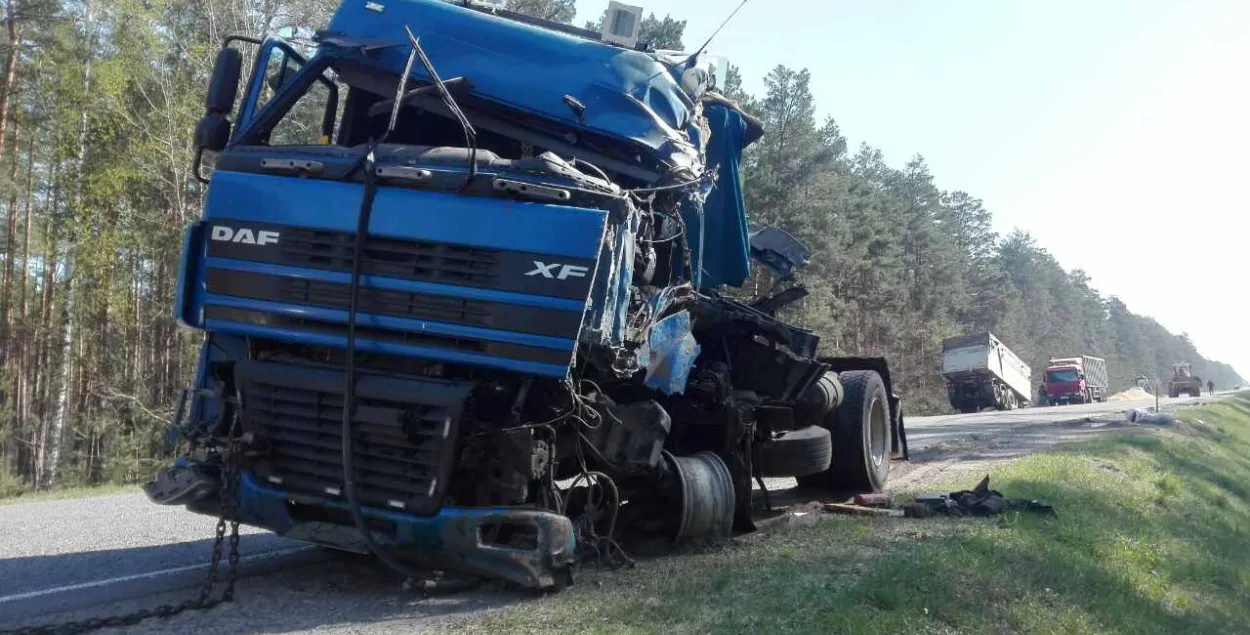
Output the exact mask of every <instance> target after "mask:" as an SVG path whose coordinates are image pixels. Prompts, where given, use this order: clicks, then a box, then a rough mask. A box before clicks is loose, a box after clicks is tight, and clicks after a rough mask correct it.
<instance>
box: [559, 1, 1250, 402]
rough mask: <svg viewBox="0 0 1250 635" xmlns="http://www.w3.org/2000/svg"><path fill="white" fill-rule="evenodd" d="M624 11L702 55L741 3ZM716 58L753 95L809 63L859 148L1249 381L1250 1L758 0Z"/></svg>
mask: <svg viewBox="0 0 1250 635" xmlns="http://www.w3.org/2000/svg"><path fill="white" fill-rule="evenodd" d="M627 4H642V5H643V6H644V7H645V9H646V10H647V11H648V12H655V13H657V14H659V15H661V16H662V15H664V14H670V15H672V16H673V17H676V18H682V19H686V20H687V21H688V23H687V26H686V37H685V44H686V46H688V47H695V46H698V45H699V44H701V43H702V41H703V40H704V39H706V38H707V36H708V35H710V34H711V33H712V32H713V31H714V30H715V28H716V26H717V25H718V24H719V23H720V22H721V21H722V20H723V19H724V18H725V17H726V16H727V15H728V14H729V13H730V11H732V10H733V8H734V6H736V5H737V1H736V0H724V1H721V2H713V1H712V0H685V1H683V2H676V1H674V0H649V1H645V2H644V1H640V0H634V1H632V2H627ZM577 7H578V24H581V23H582V22H583V21H584V20H586V19H590V18H592V17H597V16H598V15H600V14H601V13H602V12H603V10H604V9H605V8H606V7H607V1H606V0H578V3H577ZM709 50H710V51H711V52H713V53H716V54H719V55H724V56H726V57H729V58H730V61H731V62H732V63H733V64H735V65H737V66H739V67H740V68H741V69H742V71H743V75H744V79H745V81H746V87H747V89H748V90H749V91H751V92H753V93H756V94H760V93H762V91H763V83H762V78H763V76H764V74H765V73H767V72H768V70H769V69H770V68H772V67H773V66H775V65H777V64H785V65H787V66H790V67H794V68H808V69H810V70H811V72H812V91H813V93H814V94H815V97H816V101H817V107H818V109H819V112H820V114H821V116H822V117H823V116H832V117H834V118H835V119H836V120H837V121H838V124H839V125H840V126H841V128H842V131H843V133H844V134H845V135H846V136H847V138H848V140H849V141H850V143H851V144H852V147H855V146H857V145H858V144H859V143H860V142H867V143H869V144H871V145H873V146H876V147H879V148H881V149H882V150H883V151H884V152H885V154H886V158H887V160H888V161H890V163H892V164H894V165H896V166H900V167H901V165H902V164H903V163H904V162H905V161H906V160H907V159H908V158H910V157H911V156H912V155H914V154H921V155H923V156H924V158H925V160H926V161H927V162H928V164H929V167H930V169H931V170H932V172H933V174H934V176H935V178H936V181H937V184H938V186H939V187H941V188H943V189H947V190H964V191H967V192H969V193H970V194H972V195H974V196H977V197H979V198H982V199H984V201H985V203H986V206H987V207H988V208H989V209H990V210H991V211H993V213H994V217H995V227H996V229H997V230H998V231H999V232H1001V233H1006V232H1009V231H1011V230H1012V229H1016V228H1019V229H1024V230H1026V231H1028V232H1030V233H1032V234H1033V235H1034V237H1036V238H1037V240H1038V242H1039V243H1040V244H1041V245H1042V246H1043V247H1045V248H1046V249H1048V250H1050V252H1051V253H1052V254H1054V255H1055V257H1056V258H1058V259H1059V261H1060V263H1062V264H1063V266H1064V267H1065V268H1068V269H1074V268H1081V269H1084V270H1085V271H1086V272H1087V273H1088V274H1089V275H1090V277H1091V278H1092V279H1093V284H1094V286H1095V288H1097V289H1098V290H1100V291H1101V292H1102V293H1103V294H1104V295H1117V296H1119V297H1120V298H1121V299H1123V300H1124V302H1125V303H1126V304H1128V306H1129V308H1130V310H1132V311H1134V312H1135V313H1139V314H1144V315H1149V316H1151V317H1154V318H1155V319H1157V320H1159V321H1160V322H1161V323H1162V324H1163V325H1164V326H1166V327H1168V328H1169V329H1170V330H1172V331H1173V332H1177V333H1179V332H1182V331H1184V332H1188V333H1189V334H1190V336H1191V337H1192V338H1193V339H1194V341H1195V343H1196V344H1197V345H1198V348H1199V350H1201V351H1202V353H1203V354H1204V355H1206V356H1207V357H1211V358H1215V359H1218V360H1221V361H1226V362H1229V363H1232V364H1233V365H1234V366H1236V367H1237V369H1238V370H1239V371H1240V372H1242V373H1243V375H1244V376H1246V377H1248V378H1250V320H1247V319H1246V317H1245V316H1243V315H1242V314H1241V309H1239V307H1247V306H1250V302H1247V300H1246V299H1245V298H1246V297H1247V295H1246V293H1245V291H1244V289H1245V288H1246V287H1247V284H1248V283H1247V281H1250V275H1247V274H1248V273H1250V268H1248V267H1247V266H1246V265H1247V256H1248V255H1250V220H1247V216H1248V214H1250V203H1248V202H1247V198H1245V195H1244V194H1243V192H1244V191H1245V190H1246V189H1247V187H1250V0H1085V1H1077V0H1049V1H1046V2H1038V1H1030V0H941V1H938V0H905V1H904V0H894V1H888V2H886V1H881V0H855V1H849V0H837V1H832V0H823V1H822V0H814V1H811V2H799V1H797V0H749V1H748V2H747V4H746V6H745V7H743V9H742V10H741V11H740V12H739V13H738V15H737V17H735V18H734V20H733V21H732V22H730V24H729V25H728V26H727V27H726V28H725V30H724V31H722V32H721V34H720V35H719V36H717V38H716V40H715V41H714V42H713V43H712V46H711V47H710V48H709ZM1237 289H1243V290H1242V291H1237Z"/></svg>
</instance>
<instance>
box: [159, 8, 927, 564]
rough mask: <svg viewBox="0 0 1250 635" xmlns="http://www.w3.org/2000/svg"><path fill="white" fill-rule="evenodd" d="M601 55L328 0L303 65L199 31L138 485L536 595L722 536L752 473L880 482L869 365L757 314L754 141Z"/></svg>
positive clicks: (897, 438) (564, 28) (784, 301)
mask: <svg viewBox="0 0 1250 635" xmlns="http://www.w3.org/2000/svg"><path fill="white" fill-rule="evenodd" d="M609 22H611V21H609ZM617 22H621V23H624V21H617ZM617 36H620V34H615V36H614V38H615V39H618V40H619V37H617ZM602 40H603V38H602V37H601V36H600V34H599V33H596V32H592V31H587V30H583V29H578V28H575V27H570V26H568V25H562V24H556V23H551V22H544V21H542V20H536V19H534V18H530V17H526V16H520V15H517V14H513V13H510V12H508V11H505V10H502V9H499V8H496V7H494V6H485V5H482V6H479V5H476V4H472V3H465V2H455V3H450V2H441V1H439V0H384V1H381V2H357V1H355V0H353V1H351V2H344V3H343V4H342V5H341V6H340V7H339V8H338V10H337V12H336V13H335V14H334V17H333V19H332V20H331V22H330V24H329V25H328V27H327V28H326V29H325V30H322V31H319V32H318V33H317V34H316V38H315V42H316V46H315V49H313V50H312V52H311V53H310V54H309V55H305V51H303V50H300V49H297V48H296V47H295V46H293V45H292V44H290V43H288V42H286V41H284V40H282V39H280V38H276V37H269V38H266V39H263V40H261V39H255V38H250V37H246V36H232V37H230V38H227V39H226V41H225V43H224V44H223V47H222V49H221V50H220V51H219V53H218V55H217V59H216V64H215V66H214V68H213V72H212V77H211V81H210V83H209V86H208V87H207V88H208V90H207V97H206V113H205V115H204V117H203V119H202V120H201V121H200V122H199V124H198V126H197V128H196V131H195V143H196V147H197V148H198V152H197V159H196V165H195V171H196V174H197V176H198V177H199V178H201V179H202V180H203V182H204V183H205V184H206V185H207V188H208V189H207V192H208V194H207V198H206V202H205V205H204V212H203V218H202V220H198V221H196V222H194V223H192V224H191V225H190V226H189V227H188V228H187V230H186V234H185V237H184V240H183V253H182V263H181V271H180V273H179V277H178V287H177V294H176V301H175V307H174V314H175V316H176V318H177V319H178V320H179V322H181V323H182V324H184V325H185V326H187V327H189V328H193V329H197V330H199V331H201V332H203V334H204V343H203V346H202V348H201V352H200V358H199V367H198V370H197V373H196V378H195V381H194V384H193V385H191V386H189V387H188V389H187V390H186V391H184V393H183V397H184V398H183V400H182V403H181V404H180V406H179V408H178V412H177V415H176V423H177V426H176V428H177V429H178V430H179V439H178V441H179V443H181V444H182V446H183V447H184V448H185V451H184V452H182V453H181V454H180V456H179V457H178V458H177V460H176V462H175V463H174V464H173V465H172V466H170V467H169V468H167V469H165V470H162V471H161V472H160V473H159V474H158V475H157V477H156V478H155V479H154V480H153V481H152V482H151V483H149V484H148V486H147V487H146V491H147V494H148V496H149V498H151V499H152V500H153V501H155V502H157V503H160V504H165V505H179V506H185V507H186V508H188V509H190V510H191V511H193V512H196V513H200V514H206V515H210V516H213V517H216V518H218V522H219V533H218V540H219V541H220V540H221V536H222V534H224V533H225V532H224V530H222V529H221V527H224V524H225V523H229V524H230V525H231V533H232V534H237V528H238V524H239V523H244V524H248V525H254V526H257V527H261V528H264V529H268V530H271V531H274V532H277V533H279V534H282V535H284V536H287V537H290V538H295V539H299V540H304V541H309V542H313V543H318V544H322V545H326V546H331V547H336V548H341V549H349V550H356V551H366V552H370V553H372V554H374V555H376V556H377V557H378V558H379V559H380V560H382V561H383V562H384V563H385V564H387V565H388V566H390V567H391V568H394V569H396V570H398V571H401V572H411V571H414V570H417V569H414V567H422V568H428V567H437V568H440V569H442V568H445V569H451V570H456V571H461V572H464V573H467V574H470V575H474V576H480V577H488V578H495V579H502V580H505V581H509V582H512V583H515V584H518V585H522V586H527V587H534V588H550V587H557V586H559V585H561V584H564V583H565V582H566V578H567V577H568V576H570V575H571V574H570V572H571V571H572V568H573V567H574V564H575V563H576V562H577V561H578V560H579V559H581V558H585V557H592V556H599V555H604V554H610V553H614V552H615V550H616V549H617V546H616V543H615V538H616V536H615V534H614V533H613V532H614V531H616V532H618V533H619V531H620V530H621V529H622V528H628V529H629V530H630V531H632V532H639V533H644V534H648V535H657V536H666V537H668V538H675V539H678V540H687V539H708V538H719V537H723V536H727V535H729V534H731V533H733V532H744V531H751V530H752V529H753V528H754V524H753V520H752V510H753V501H752V499H753V496H755V495H756V493H754V492H753V491H752V481H753V480H755V479H758V478H759V477H763V476H792V477H797V478H799V479H800V480H801V481H802V482H803V483H805V484H807V485H811V486H815V487H823V488H827V489H829V490H836V491H876V490H880V489H881V488H883V487H884V486H885V484H886V479H887V477H888V474H889V470H890V462H891V460H892V459H904V458H906V454H907V453H906V436H905V430H904V421H903V410H902V405H901V401H900V399H899V397H898V396H897V395H896V393H895V390H894V385H893V382H892V379H891V375H890V369H889V366H888V365H887V363H886V361H885V360H884V359H882V358H876V357H829V356H824V355H822V354H821V353H820V352H819V344H820V341H819V338H818V337H817V335H816V334H814V333H813V332H812V331H810V330H807V329H805V328H801V327H799V326H795V325H793V324H789V323H787V322H786V321H784V320H783V319H781V318H780V317H778V316H779V313H780V312H781V311H783V310H784V308H785V307H786V305H788V304H789V303H791V302H794V301H795V300H798V299H800V298H802V297H804V295H806V291H805V290H804V288H803V286H802V284H801V283H800V282H799V280H798V278H797V277H796V270H797V269H798V267H800V266H801V265H802V264H803V263H804V262H805V261H806V259H807V250H806V248H805V247H804V246H803V245H802V244H801V243H799V242H798V241H797V240H795V239H794V238H793V237H791V236H790V235H789V234H786V233H785V232H784V231H781V230H779V229H777V228H767V227H754V226H749V224H748V222H747V215H746V210H745V205H744V201H743V196H742V183H741V181H740V178H739V174H738V165H739V162H740V160H741V156H742V152H743V150H744V149H745V148H746V147H747V146H749V145H750V144H751V143H753V142H755V141H756V140H757V139H759V138H760V137H761V135H763V134H764V133H765V131H764V130H763V127H762V124H761V123H760V122H759V121H758V120H756V119H755V118H753V117H752V116H750V115H749V114H747V113H745V112H744V111H743V110H741V109H740V108H739V107H738V106H736V105H735V104H733V103H732V102H730V101H729V100H728V99H726V98H725V97H724V96H722V95H721V94H720V93H719V92H717V88H718V87H719V86H720V85H723V84H722V83H721V81H720V80H719V79H718V78H721V77H723V72H724V71H725V69H724V68H717V67H716V66H715V64H716V60H717V59H718V58H715V57H711V56H708V55H706V54H703V53H702V52H698V53H694V54H689V55H674V54H672V53H666V52H654V51H646V50H639V49H637V48H634V47H626V46H621V45H619V44H612V43H608V42H605V41H602ZM241 49H248V50H249V55H251V56H252V59H253V60H254V61H253V62H252V64H251V68H252V71H251V76H250V77H249V78H246V80H245V81H244V82H243V83H242V87H243V91H242V96H241V98H237V97H238V95H237V92H238V89H239V86H240V78H241V77H242V76H243V74H244V73H243V69H242V67H243V64H242V60H243V57H244V56H243V54H242V52H241ZM236 102H237V104H236ZM204 157H209V158H214V159H215V160H213V161H212V169H211V170H208V165H207V163H208V162H206V161H203V160H202V159H203V158H204ZM752 260H755V261H757V263H759V264H760V265H762V266H763V267H764V269H765V271H766V273H765V274H763V275H765V276H766V279H767V280H768V281H769V284H766V285H762V287H761V288H768V289H769V291H767V292H766V293H765V294H764V295H762V296H759V297H755V298H753V299H750V300H747V301H740V300H738V299H735V297H734V296H731V295H730V294H729V293H726V292H725V290H726V289H727V288H728V287H736V286H741V285H742V284H743V283H744V281H745V280H747V277H748V275H749V274H750V273H751V266H752V265H751V262H752ZM420 570H424V569H420ZM417 571H418V572H419V570H417Z"/></svg>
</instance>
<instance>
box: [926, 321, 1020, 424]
mask: <svg viewBox="0 0 1250 635" xmlns="http://www.w3.org/2000/svg"><path fill="white" fill-rule="evenodd" d="M942 376H943V377H945V378H946V396H947V397H948V398H949V399H950V402H951V407H952V408H954V409H956V410H958V411H960V412H965V413H967V412H978V411H980V410H982V409H984V408H989V407H993V408H997V409H998V410H1014V409H1015V408H1022V407H1025V406H1028V405H1029V404H1030V403H1032V397H1031V394H1032V392H1031V391H1032V380H1031V376H1032V371H1031V370H1030V369H1029V365H1028V364H1026V363H1024V361H1023V360H1021V359H1020V358H1019V357H1017V356H1016V354H1015V353H1013V352H1011V349H1009V348H1007V347H1006V346H1005V345H1003V343H1002V342H1001V341H999V339H998V338H997V337H994V335H993V334H992V333H974V334H972V335H963V336H960V337H952V338H949V339H947V340H944V341H943V342H942Z"/></svg>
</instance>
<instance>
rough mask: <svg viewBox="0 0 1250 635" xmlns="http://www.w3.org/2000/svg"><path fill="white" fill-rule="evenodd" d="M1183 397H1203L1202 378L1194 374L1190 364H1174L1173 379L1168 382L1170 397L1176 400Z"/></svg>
mask: <svg viewBox="0 0 1250 635" xmlns="http://www.w3.org/2000/svg"><path fill="white" fill-rule="evenodd" d="M1181 395H1187V396H1190V397H1201V396H1202V378H1201V377H1198V376H1197V375H1195V374H1193V369H1192V367H1190V365H1189V363H1188V362H1179V363H1176V364H1172V379H1170V380H1168V397H1171V398H1172V399H1175V398H1177V397H1180V396H1181Z"/></svg>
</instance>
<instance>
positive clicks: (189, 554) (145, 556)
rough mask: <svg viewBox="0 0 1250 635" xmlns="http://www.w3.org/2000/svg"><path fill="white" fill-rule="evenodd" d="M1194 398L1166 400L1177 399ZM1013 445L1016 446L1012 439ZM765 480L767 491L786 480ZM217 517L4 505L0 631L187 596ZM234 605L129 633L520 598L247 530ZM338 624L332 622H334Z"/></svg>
mask: <svg viewBox="0 0 1250 635" xmlns="http://www.w3.org/2000/svg"><path fill="white" fill-rule="evenodd" d="M1192 401H1194V400H1190V399H1176V400H1164V402H1165V404H1168V405H1173V406H1174V405H1178V404H1183V403H1186V402H1192ZM1153 405H1154V402H1153V400H1151V401H1149V402H1146V401H1142V402H1113V403H1106V404H1090V405H1081V406H1060V407H1050V408H1028V409H1023V410H1017V411H1011V412H982V413H977V414H969V415H945V416H935V417H914V418H911V419H909V420H908V422H907V423H908V441H909V445H910V449H911V452H912V454H913V456H923V455H924V454H925V453H926V452H929V451H932V450H934V449H935V448H942V447H944V446H945V445H948V444H952V443H958V442H960V441H961V440H964V441H966V440H968V439H983V438H998V437H1013V436H1014V437H1016V438H1027V437H1028V435H1030V434H1034V435H1035V436H1039V438H1041V437H1044V438H1047V439H1053V438H1055V437H1054V430H1055V428H1053V426H1054V425H1055V423H1056V422H1062V421H1071V420H1087V419H1099V418H1118V417H1122V413H1123V411H1124V410H1126V409H1128V408H1134V407H1140V408H1145V407H1150V406H1153ZM1018 447H1019V446H1018ZM791 483H792V481H787V480H786V479H777V480H771V482H770V483H769V489H777V488H781V487H786V486H788V485H790V484H791ZM214 525H215V521H214V520H213V519H211V518H206V517H202V516H197V515H195V514H191V513H189V512H186V511H185V510H183V509H182V508H171V507H162V506H157V505H153V504H150V503H149V502H148V501H147V499H146V498H145V497H144V496H143V495H142V494H122V495H116V496H104V497H97V498H87V499H81V500H62V501H49V502H40V503H19V504H10V505H2V506H0V629H3V628H6V627H12V626H17V625H19V624H20V625H26V624H31V623H40V622H46V621H60V620H63V619H67V618H83V617H89V616H96V615H107V614H114V613H118V612H126V611H130V610H133V609H135V608H139V607H144V606H152V605H155V604H158V603H162V602H167V601H181V600H182V599H185V598H186V597H189V596H191V595H193V594H194V592H195V591H196V589H197V588H198V586H199V585H200V583H201V582H202V581H203V579H204V576H205V573H206V570H207V562H208V560H209V556H210V552H211V545H212V535H213V529H214ZM241 549H242V553H243V554H244V555H243V558H242V560H241V563H240V573H241V575H242V576H243V577H244V579H243V580H241V581H240V591H239V600H238V601H236V602H235V603H233V604H232V605H228V606H222V607H219V608H216V609H213V611H211V612H209V613H207V614H205V613H191V614H186V615H184V616H181V617H177V618H174V620H173V621H172V622H161V621H160V620H148V621H147V622H145V623H144V624H143V625H142V626H141V627H138V628H137V630H136V628H130V629H127V632H148V631H149V630H150V632H153V633H158V632H175V631H182V630H195V631H197V632H201V633H210V632H222V633H237V632H257V631H260V632H274V633H276V632H281V633H296V632H305V631H312V630H314V629H315V630H316V631H317V632H318V633H326V632H344V633H348V632H350V633H366V632H378V633H382V632H389V630H390V628H391V627H396V626H398V625H399V624H402V625H403V628H413V627H419V626H420V625H421V624H428V623H429V622H430V621H437V620H440V619H444V618H445V617H447V616H450V615H457V614H460V613H463V612H471V611H476V610H481V609H482V608H488V607H493V606H499V605H501V604H506V603H507V602H509V601H514V600H515V599H517V598H520V597H525V595H524V594H516V593H503V592H499V591H491V592H489V593H481V592H479V593H473V594H463V595H462V596H460V597H457V598H452V599H445V600H434V601H429V600H427V601H417V600H416V599H414V597H413V596H411V595H407V594H404V593H401V592H400V591H399V590H398V584H397V581H396V580H395V579H394V577H393V576H391V575H390V574H389V573H387V572H384V571H380V570H379V569H380V568H379V567H377V566H376V565H375V564H374V563H372V562H371V561H369V560H368V559H365V558H361V557H357V556H353V555H351V554H340V553H335V552H329V551H326V550H321V549H316V548H311V547H308V546H305V545H302V544H300V543H295V542H291V541H287V540H285V539H282V538H279V537H277V536H274V535H272V534H269V533H266V532H261V531H258V530H253V529H247V530H245V531H244V535H243V536H242V539H241ZM336 625H338V626H336Z"/></svg>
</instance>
